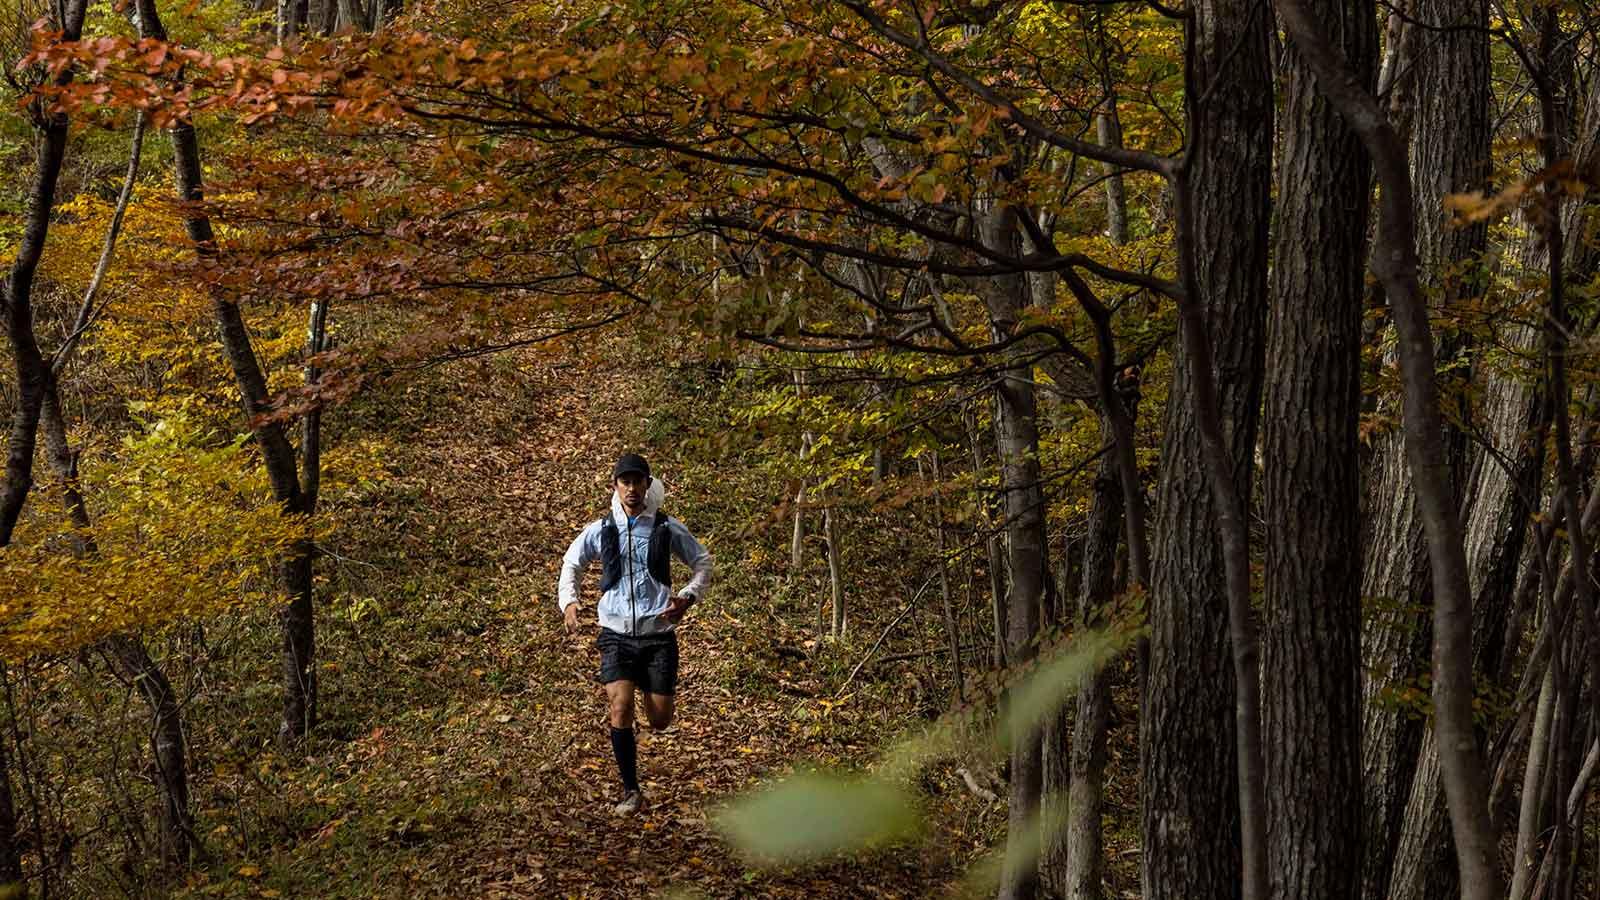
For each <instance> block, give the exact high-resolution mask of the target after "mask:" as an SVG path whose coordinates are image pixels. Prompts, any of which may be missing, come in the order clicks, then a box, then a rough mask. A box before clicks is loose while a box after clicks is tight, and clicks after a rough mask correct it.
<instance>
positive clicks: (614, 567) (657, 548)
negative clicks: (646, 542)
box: [600, 510, 672, 593]
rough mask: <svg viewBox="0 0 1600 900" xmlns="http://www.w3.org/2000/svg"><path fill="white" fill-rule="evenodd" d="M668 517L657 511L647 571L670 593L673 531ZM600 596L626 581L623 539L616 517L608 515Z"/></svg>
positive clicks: (602, 543) (602, 529)
mask: <svg viewBox="0 0 1600 900" xmlns="http://www.w3.org/2000/svg"><path fill="white" fill-rule="evenodd" d="M667 521H668V516H667V514H666V513H664V512H661V511H660V510H656V520H655V522H654V523H653V524H652V525H651V526H650V556H649V557H648V559H649V562H648V564H647V565H646V568H647V569H648V570H649V572H650V577H651V578H654V579H655V580H656V581H658V582H660V583H661V584H663V585H666V587H667V589H668V590H671V589H672V530H671V529H669V528H667ZM600 563H601V565H602V566H603V567H604V571H603V572H602V573H601V575H600V592H601V593H605V592H606V591H609V590H611V589H612V588H614V587H616V586H617V584H618V583H619V582H621V581H622V535H621V534H620V533H619V532H618V531H617V520H616V516H613V515H607V516H606V517H605V518H603V519H601V520H600Z"/></svg>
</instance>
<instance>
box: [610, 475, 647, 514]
mask: <svg viewBox="0 0 1600 900" xmlns="http://www.w3.org/2000/svg"><path fill="white" fill-rule="evenodd" d="M649 489H650V478H649V476H647V475H640V474H639V473H638V472H628V473H625V474H623V475H622V476H620V477H619V478H617V499H618V500H621V501H622V508H623V509H625V510H627V511H628V514H629V515H636V514H638V513H640V512H643V511H644V492H645V491H647V490H649Z"/></svg>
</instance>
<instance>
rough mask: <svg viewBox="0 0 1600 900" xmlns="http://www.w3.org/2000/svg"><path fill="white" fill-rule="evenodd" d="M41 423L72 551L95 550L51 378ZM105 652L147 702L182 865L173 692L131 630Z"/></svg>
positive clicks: (180, 771)
mask: <svg viewBox="0 0 1600 900" xmlns="http://www.w3.org/2000/svg"><path fill="white" fill-rule="evenodd" d="M43 420H44V422H43V424H44V432H45V451H46V458H47V459H48V460H49V461H50V468H51V469H52V470H53V471H54V473H55V475H56V477H57V478H59V479H60V480H61V483H62V489H63V495H62V499H63V501H64V502H65V504H66V508H67V516H68V518H69V519H70V520H71V522H72V525H73V527H74V529H75V530H76V535H75V537H74V548H73V549H74V552H76V553H79V554H83V555H88V554H94V553H97V552H98V549H97V548H96V547H95V544H94V539H93V537H92V536H91V531H90V529H91V526H92V523H91V521H90V519H89V509H88V506H87V505H86V504H85V503H84V499H83V493H82V491H81V490H80V489H79V487H78V466H77V455H76V454H75V453H73V451H72V447H71V445H70V444H69V443H68V439H67V426H66V420H65V419H64V418H63V417H62V410H61V398H60V395H59V394H58V393H57V391H56V387H55V383H54V381H52V382H51V384H50V387H49V392H48V394H47V396H46V398H45V405H44V415H43ZM105 648H106V651H107V657H108V659H109V660H110V661H111V663H112V665H113V666H114V667H115V669H116V670H117V672H118V674H119V675H120V676H121V677H122V678H123V679H124V680H125V681H127V682H128V683H129V684H130V685H131V686H133V687H136V688H138V690H139V694H140V696H141V697H143V698H144V700H145V703H146V705H148V706H149V707H150V716H151V727H150V748H151V751H152V755H153V756H154V758H155V764H156V782H157V784H158V785H159V786H160V788H161V797H162V803H161V855H162V858H163V859H165V860H167V861H168V862H172V863H177V864H179V865H185V864H187V863H188V862H189V858H190V854H191V851H192V850H193V845H194V817H193V815H192V814H191V812H190V805H189V775H188V766H187V763H186V758H185V757H186V754H185V749H184V739H183V718H182V713H181V711H180V709H179V706H178V700H177V695H176V694H175V693H174V692H173V690H172V685H171V683H170V682H169V681H168V680H167V676H166V673H164V672H162V671H161V667H160V666H159V665H158V664H157V663H156V661H155V660H154V659H152V658H151V657H150V654H149V652H148V651H147V650H146V649H145V646H144V643H143V642H142V641H141V640H139V639H138V638H136V637H133V636H131V635H113V636H112V637H109V638H107V639H106V641H105Z"/></svg>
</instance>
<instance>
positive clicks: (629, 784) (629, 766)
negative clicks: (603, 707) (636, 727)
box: [611, 728, 639, 791]
mask: <svg viewBox="0 0 1600 900" xmlns="http://www.w3.org/2000/svg"><path fill="white" fill-rule="evenodd" d="M611 753H612V754H613V755H614V756H616V758H617V773H618V774H620V775H621V776H622V789H623V790H625V791H637V790H638V789H639V748H638V745H637V744H635V743H634V740H633V729H632V728H613V729H611Z"/></svg>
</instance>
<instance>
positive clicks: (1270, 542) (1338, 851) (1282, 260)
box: [1262, 0, 1377, 900]
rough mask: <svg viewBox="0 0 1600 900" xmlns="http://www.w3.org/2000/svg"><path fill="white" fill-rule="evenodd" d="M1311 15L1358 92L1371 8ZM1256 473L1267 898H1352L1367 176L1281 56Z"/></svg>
mask: <svg viewBox="0 0 1600 900" xmlns="http://www.w3.org/2000/svg"><path fill="white" fill-rule="evenodd" d="M1314 10H1315V12H1314V14H1315V15H1316V16H1317V17H1318V18H1319V19H1320V21H1321V22H1322V23H1323V28H1324V30H1325V33H1328V34H1329V35H1331V36H1332V39H1334V40H1336V41H1337V42H1338V44H1339V48H1340V50H1341V52H1342V53H1343V55H1344V57H1345V58H1346V59H1347V60H1349V61H1350V64H1351V65H1352V66H1354V67H1355V68H1356V71H1357V72H1358V73H1359V77H1360V78H1361V79H1362V83H1363V84H1364V85H1366V86H1369V87H1370V85H1371V83H1372V77H1373V71H1372V69H1373V63H1374V58H1375V54H1376V49H1377V46H1376V45H1377V34H1376V26H1375V23H1376V14H1375V10H1374V9H1373V7H1372V6H1371V5H1370V4H1364V3H1354V4H1352V3H1347V2H1341V0H1320V2H1316V5H1315V7H1314ZM1287 68H1288V76H1287V84H1286V87H1285V90H1284V92H1285V94H1286V96H1287V99H1286V105H1285V108H1284V112H1283V119H1284V138H1283V149H1282V155H1281V158H1280V162H1279V169H1278V171H1279V183H1278V209H1277V214H1278V217H1279V224H1278V231H1277V235H1278V237H1277V241H1276V246H1275V248H1274V253H1273V259H1274V262H1275V265H1274V267H1273V284H1272V307H1271V311H1270V312H1269V314H1268V320H1267V371H1268V372H1270V373H1271V376H1270V377H1269V378H1268V379H1267V387H1266V396H1265V401H1264V407H1265V408H1264V412H1263V426H1262V427H1263V447H1262V456H1263V458H1264V459H1265V460H1266V461H1267V463H1266V467H1265V470H1264V472H1263V475H1262V487H1263V497H1264V510H1265V513H1264V514H1265V519H1266V527H1265V529H1264V533H1265V535H1266V556H1265V560H1266V561H1265V566H1264V569H1265V573H1266V598H1265V604H1264V609H1265V628H1264V635H1263V636H1264V640H1263V655H1262V665H1263V668H1264V670H1265V671H1266V672H1269V673H1271V676H1270V677H1267V678H1264V679H1263V682H1264V684H1263V690H1264V693H1265V701H1266V702H1265V708H1264V710H1263V712H1264V723H1263V730H1264V733H1265V740H1266V742H1267V747H1266V748H1265V752H1264V756H1265V760H1266V781H1267V786H1266V807H1267V809H1266V811H1267V816H1268V821H1269V822H1270V823H1271V824H1270V843H1269V845H1268V848H1267V852H1268V866H1269V871H1270V872H1271V875H1270V878H1271V887H1270V891H1271V896H1273V897H1294V898H1301V900H1313V898H1326V900H1345V898H1354V897H1356V896H1357V894H1358V892H1359V890H1360V884H1361V824H1362V823H1361V766H1360V762H1361V708H1360V677H1361V676H1360V667H1361V595H1360V590H1359V589H1360V573H1361V546H1360V515H1361V487H1360V472H1359V470H1358V467H1357V460H1358V458H1359V448H1358V441H1357V423H1358V421H1359V418H1360V413H1361V310H1362V301H1363V296H1364V289H1363V282H1364V278H1363V273H1362V261H1363V260H1364V259H1365V255H1366V254H1365V249H1366V248H1365V243H1366V223H1367V197H1368V193H1369V179H1370V177H1371V176H1370V172H1369V169H1368V166H1367V163H1366V158H1365V154H1363V153H1362V150H1361V144H1360V142H1359V140H1357V138H1356V136H1355V135H1354V134H1353V133H1352V132H1351V131H1350V129H1349V128H1348V126H1346V125H1345V124H1344V122H1343V121H1342V120H1341V119H1340V117H1339V114H1338V112H1337V111H1336V110H1335V109H1333V108H1332V107H1331V106H1330V105H1329V104H1328V103H1327V101H1325V100H1323V99H1322V98H1321V97H1320V96H1319V95H1318V94H1317V90H1316V83H1315V78H1314V76H1313V75H1312V73H1311V71H1310V69H1309V67H1307V66H1306V64H1305V63H1304V62H1303V61H1302V60H1301V59H1300V58H1299V56H1298V55H1297V54H1295V53H1293V51H1292V50H1291V52H1290V54H1289V58H1288V60H1287Z"/></svg>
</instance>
